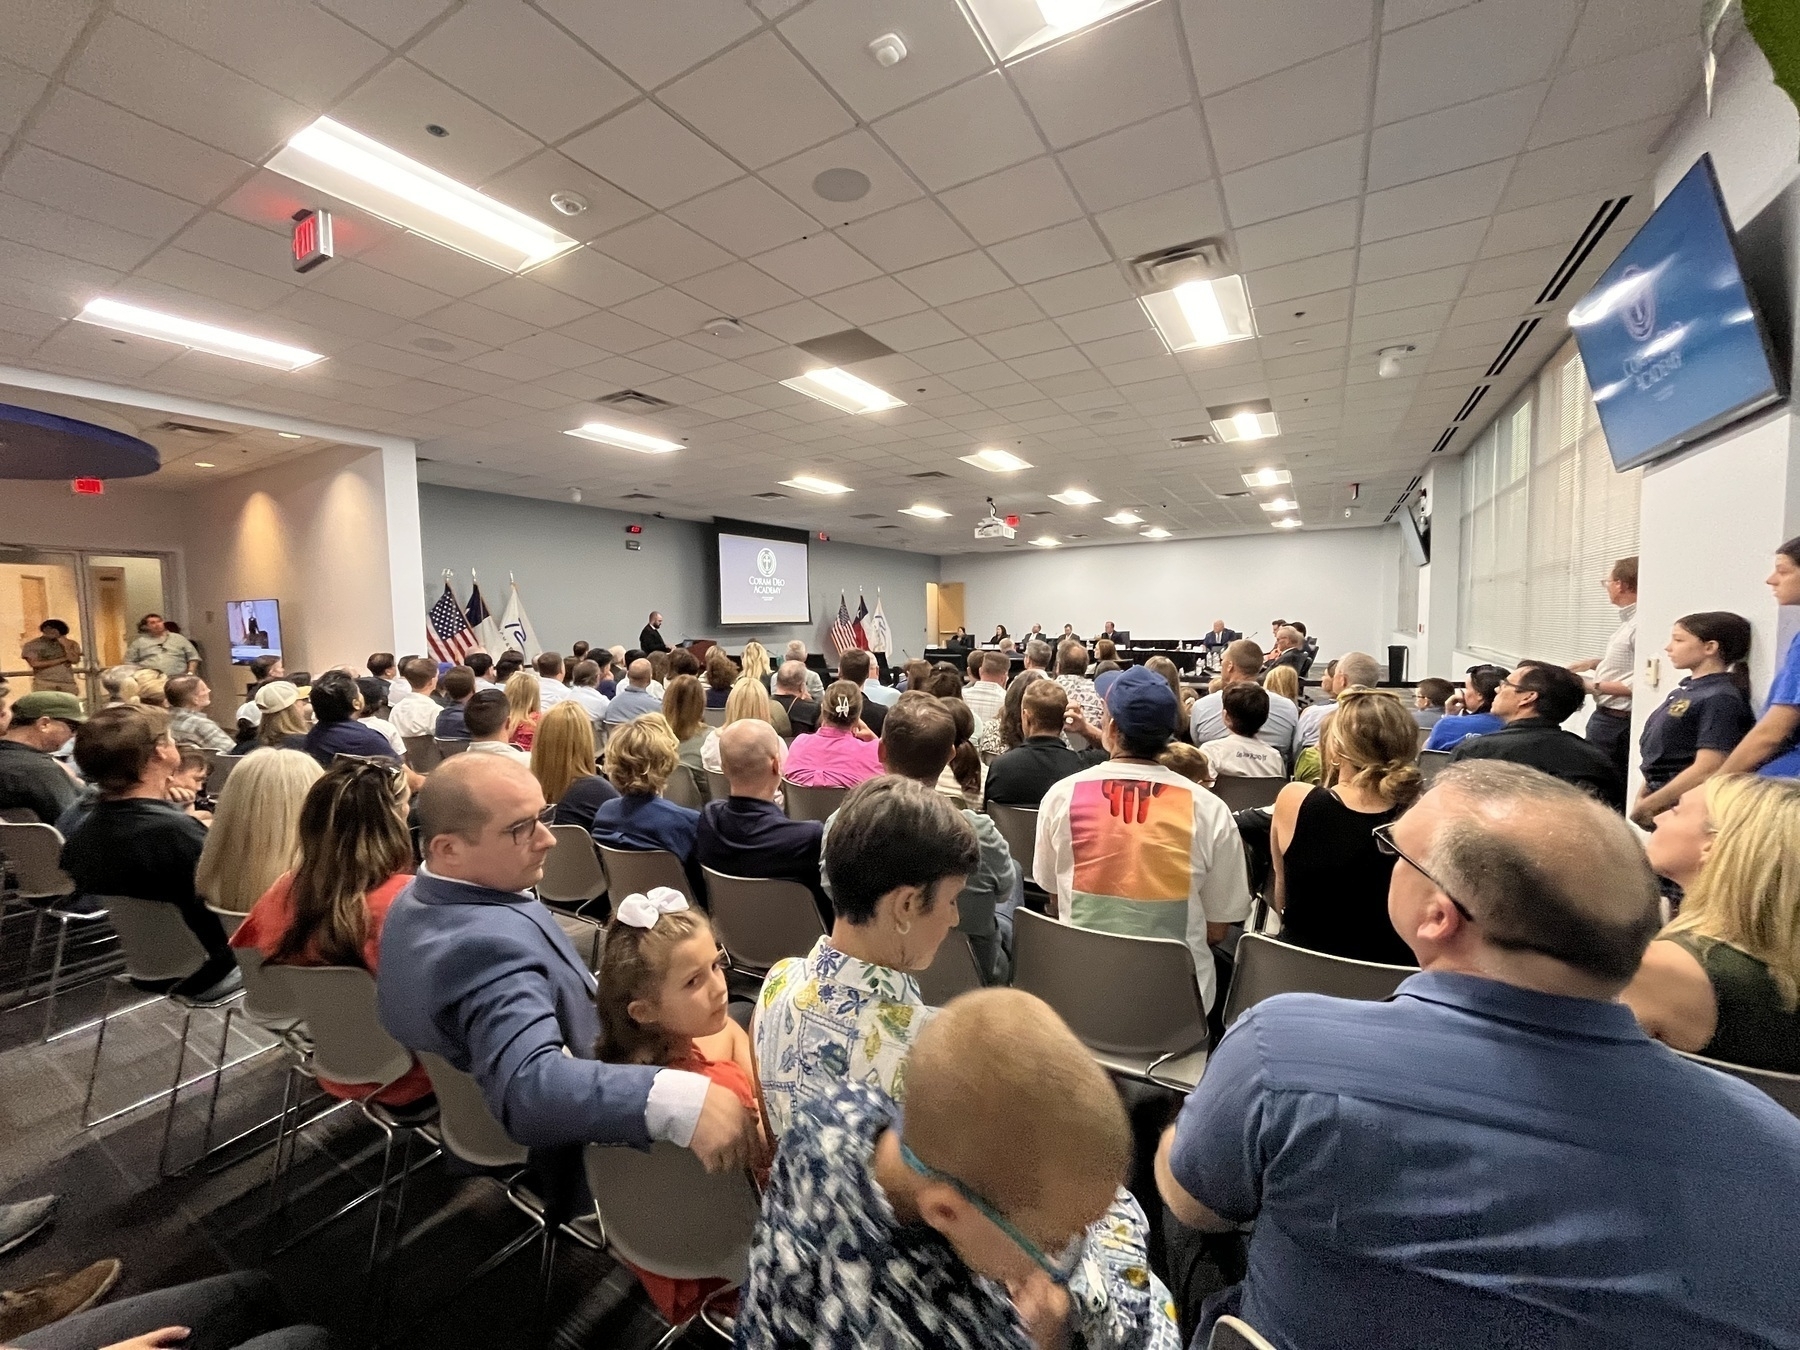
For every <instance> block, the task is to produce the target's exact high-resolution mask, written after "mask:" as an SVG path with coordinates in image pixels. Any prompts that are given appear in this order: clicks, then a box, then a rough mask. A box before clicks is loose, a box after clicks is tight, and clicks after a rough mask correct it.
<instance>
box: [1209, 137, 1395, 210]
mask: <svg viewBox="0 0 1800 1350" xmlns="http://www.w3.org/2000/svg"><path fill="white" fill-rule="evenodd" d="M1362 173H1363V138H1362V137H1361V136H1351V137H1348V138H1347V139H1345V140H1341V141H1333V142H1332V143H1331V144H1330V145H1321V146H1318V147H1316V148H1314V149H1312V150H1302V151H1301V152H1300V153H1299V154H1297V155H1288V156H1285V157H1284V158H1282V159H1273V160H1270V161H1269V162H1268V163H1266V164H1259V165H1257V166H1256V167H1255V168H1252V169H1240V170H1238V171H1237V172H1236V173H1228V174H1226V175H1225V177H1224V178H1223V179H1222V180H1221V183H1220V186H1221V187H1222V188H1223V189H1224V192H1225V205H1226V208H1227V209H1228V210H1229V211H1230V212H1231V220H1232V223H1233V224H1234V225H1251V224H1255V223H1256V222H1258V221H1262V220H1269V219H1272V218H1274V217H1276V216H1287V215H1292V214H1294V213H1295V212H1297V211H1305V210H1308V209H1310V208H1312V207H1315V206H1322V205H1324V204H1325V203H1327V202H1334V201H1337V200H1339V199H1340V198H1344V197H1354V196H1356V195H1357V193H1358V192H1360V191H1361V189H1362Z"/></svg>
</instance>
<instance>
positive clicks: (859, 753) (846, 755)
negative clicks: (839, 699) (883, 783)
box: [781, 726, 881, 787]
mask: <svg viewBox="0 0 1800 1350" xmlns="http://www.w3.org/2000/svg"><path fill="white" fill-rule="evenodd" d="M875 747H876V743H875V742H874V741H859V740H857V739H856V736H855V734H854V733H853V732H851V731H850V730H849V729H848V728H845V727H832V726H823V727H820V728H819V729H818V730H817V731H809V732H807V733H806V735H804V736H798V737H796V738H795V739H794V743H793V744H792V745H791V746H789V747H788V755H787V763H786V764H785V765H783V766H782V770H781V776H782V777H783V778H786V779H787V780H788V781H789V782H792V783H798V784H799V785H800V786H801V787H855V786H856V785H857V784H858V783H861V782H865V781H867V780H868V779H870V778H879V777H880V776H881V757H880V754H879V753H878V752H877V750H876V748H875Z"/></svg>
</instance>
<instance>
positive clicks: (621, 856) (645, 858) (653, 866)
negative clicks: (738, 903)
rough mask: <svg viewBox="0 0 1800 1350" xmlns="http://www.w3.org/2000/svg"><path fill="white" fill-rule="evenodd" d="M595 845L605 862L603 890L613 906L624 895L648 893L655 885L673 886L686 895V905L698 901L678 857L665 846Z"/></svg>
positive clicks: (615, 906) (616, 904) (616, 905)
mask: <svg viewBox="0 0 1800 1350" xmlns="http://www.w3.org/2000/svg"><path fill="white" fill-rule="evenodd" d="M595 847H596V848H598V849H599V850H600V860H601V861H602V862H603V863H605V864H606V881H607V887H606V889H607V893H608V894H609V895H610V896H611V897H612V901H613V907H614V908H615V909H616V908H617V907H618V903H619V901H621V900H623V899H624V898H625V897H626V896H628V895H648V894H650V891H651V888H653V887H656V886H670V887H673V888H674V889H675V890H678V891H680V892H681V893H682V894H683V895H685V896H686V897H687V901H688V903H689V904H690V905H695V904H698V903H699V901H698V900H697V899H696V898H695V896H694V888H693V887H692V886H690V885H688V879H687V871H686V869H685V868H683V867H682V865H681V859H679V858H677V857H676V856H675V855H674V854H673V853H670V852H669V851H668V850H667V849H661V848H651V849H630V848H610V847H608V846H607V845H605V844H596V845H595Z"/></svg>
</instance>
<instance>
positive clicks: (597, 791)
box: [550, 773, 619, 832]
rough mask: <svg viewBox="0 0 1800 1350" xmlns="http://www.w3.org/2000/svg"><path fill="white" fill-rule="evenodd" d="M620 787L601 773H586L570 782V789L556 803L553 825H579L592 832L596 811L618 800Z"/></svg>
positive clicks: (552, 819)
mask: <svg viewBox="0 0 1800 1350" xmlns="http://www.w3.org/2000/svg"><path fill="white" fill-rule="evenodd" d="M618 796H619V789H617V788H616V787H614V786H613V785H612V784H611V783H609V782H607V781H606V780H605V779H604V778H602V777H600V775H599V774H595V773H590V774H584V775H582V776H581V777H580V778H577V779H576V780H575V781H574V782H573V783H570V784H569V790H568V791H567V792H565V793H563V795H562V800H561V801H559V802H558V803H557V804H556V815H555V816H553V817H552V818H551V821H550V823H551V824H552V825H579V826H581V828H582V829H584V830H587V831H590V832H592V830H593V828H594V812H596V811H598V810H599V809H600V808H601V807H602V806H604V805H605V804H606V803H607V802H610V801H616V800H618Z"/></svg>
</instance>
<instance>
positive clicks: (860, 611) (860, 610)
mask: <svg viewBox="0 0 1800 1350" xmlns="http://www.w3.org/2000/svg"><path fill="white" fill-rule="evenodd" d="M868 617H869V602H868V601H867V600H865V599H863V596H862V592H861V591H858V592H857V593H856V621H855V623H853V624H852V625H851V628H850V631H851V632H852V633H854V634H855V635H856V645H857V646H858V647H861V648H862V649H863V650H864V651H865V652H866V651H868V650H869V630H868V629H866V628H864V627H863V620H864V619H866V618H868Z"/></svg>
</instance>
